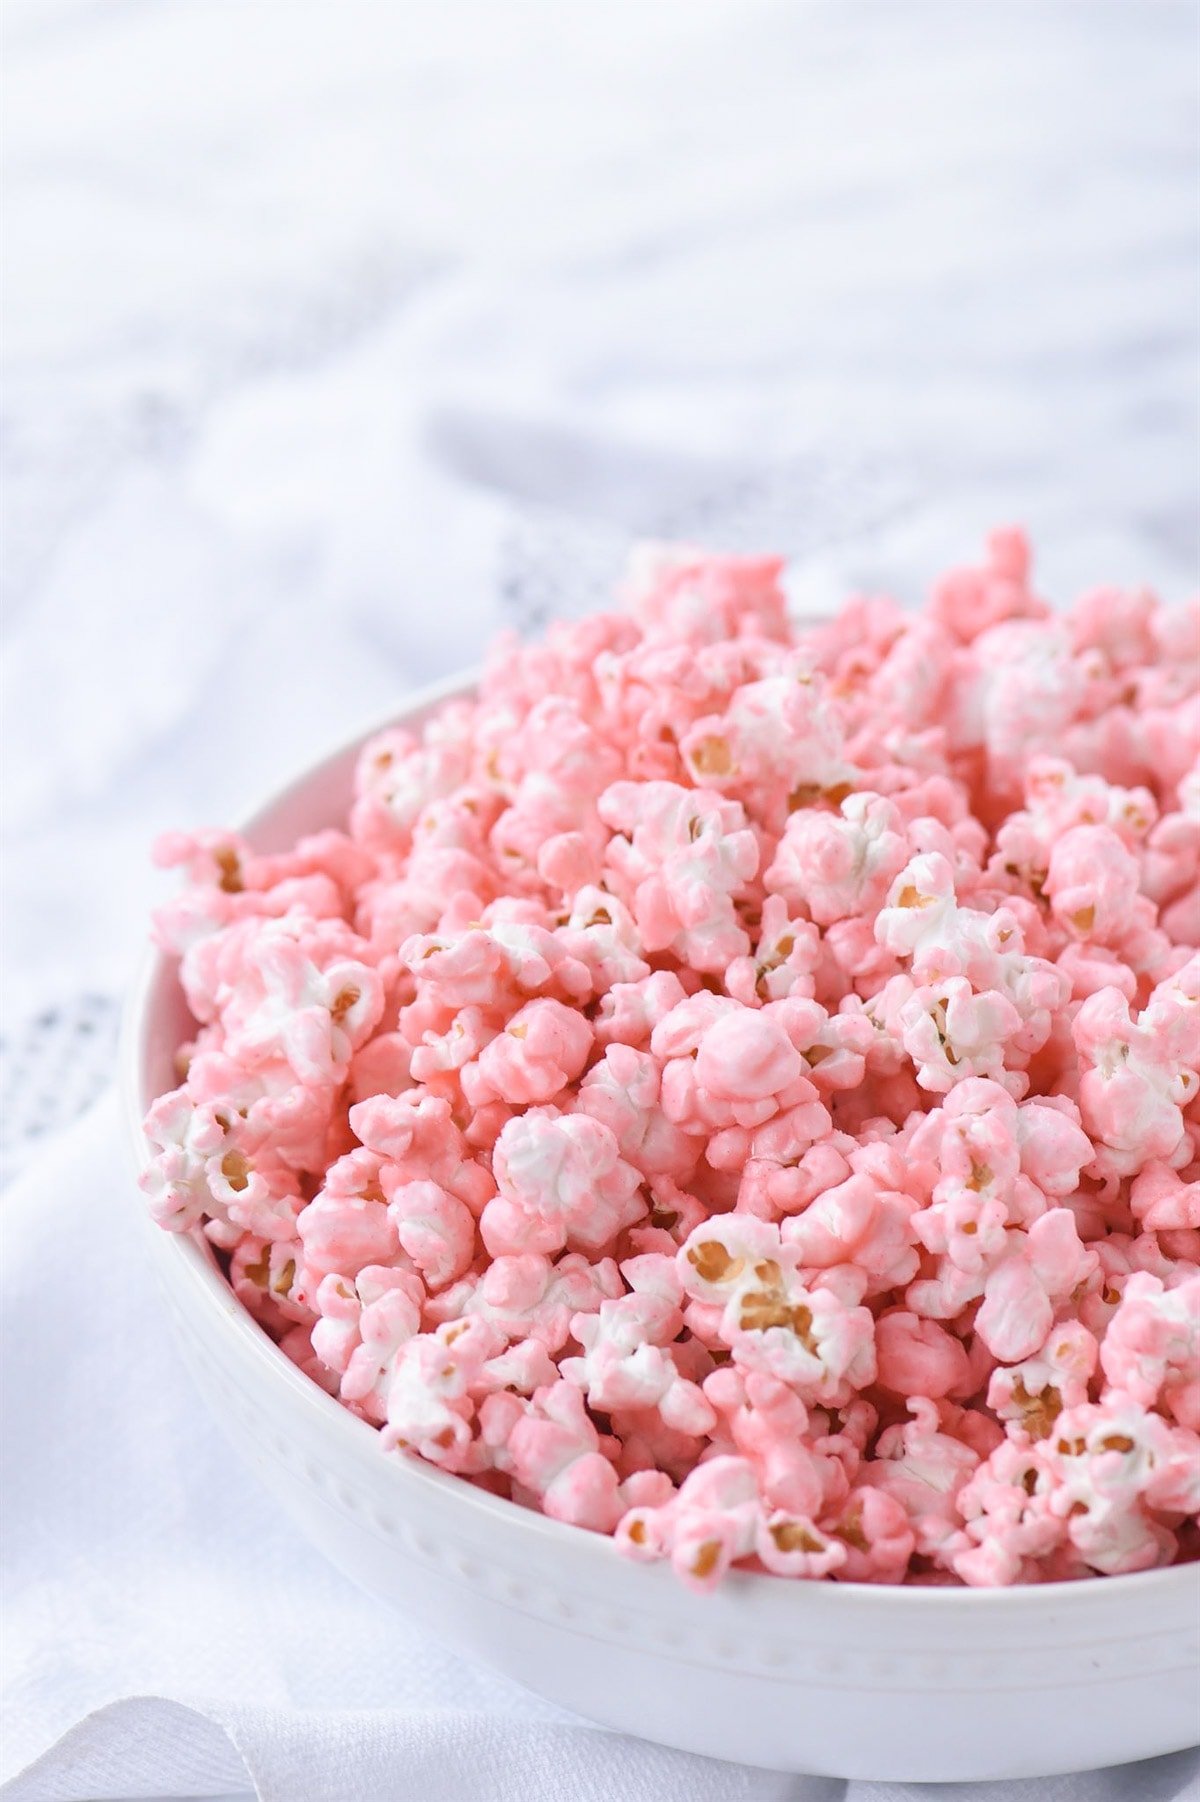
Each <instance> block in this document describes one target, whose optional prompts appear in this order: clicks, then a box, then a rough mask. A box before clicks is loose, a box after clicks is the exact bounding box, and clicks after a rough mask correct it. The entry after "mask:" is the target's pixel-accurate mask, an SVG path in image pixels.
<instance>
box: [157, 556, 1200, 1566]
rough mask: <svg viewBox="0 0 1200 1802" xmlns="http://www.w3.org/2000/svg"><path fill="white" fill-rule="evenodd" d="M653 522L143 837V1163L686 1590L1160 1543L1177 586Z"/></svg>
mask: <svg viewBox="0 0 1200 1802" xmlns="http://www.w3.org/2000/svg"><path fill="white" fill-rule="evenodd" d="M779 577H780V566H779V564H778V563H777V562H776V561H774V560H772V559H744V558H735V557H706V556H704V555H702V554H701V553H699V552H691V551H686V552H670V551H658V552H656V553H654V554H652V555H651V556H649V557H648V558H646V559H644V560H643V562H642V564H641V567H640V571H639V572H638V573H637V574H636V575H635V578H634V581H633V585H632V590H631V600H632V605H633V613H632V615H630V614H622V613H615V612H614V613H608V614H602V615H598V616H595V617H593V618H590V619H585V620H579V621H571V622H560V623H557V624H555V625H552V626H551V627H550V629H549V631H548V632H547V634H546V637H545V639H544V641H543V642H542V643H540V644H530V645H521V644H518V643H517V641H516V640H515V639H508V640H506V641H505V642H504V643H503V644H502V645H501V646H500V647H499V648H497V649H496V650H495V651H493V652H492V654H491V655H490V656H489V658H488V662H487V666H486V671H485V675H484V677H483V679H482V682H481V684H480V690H479V694H478V697H477V698H475V699H472V700H467V701H457V702H454V703H452V704H450V705H449V706H446V707H443V708H442V709H441V710H440V711H438V712H436V713H435V714H434V715H433V716H432V717H431V718H430V719H429V720H428V721H427V722H426V723H425V724H424V725H423V726H422V728H421V729H420V730H419V731H408V730H405V729H401V728H395V729H390V730H388V731H385V732H383V733H380V734H377V735H375V737H373V738H372V739H371V740H370V741H369V742H368V743H367V744H366V745H365V746H364V748H363V751H362V753H361V756H360V759H359V764H358V769H357V773H356V777H355V784H354V800H353V803H352V806H351V807H350V809H349V817H348V819H347V820H346V821H344V822H343V823H342V825H340V826H334V827H332V828H331V829H329V830H327V831H324V832H319V833H317V834H314V835H312V836H311V837H308V838H305V839H302V840H301V841H300V842H299V843H298V844H296V845H295V846H294V847H292V848H291V849H285V850H282V851H279V852H272V853H270V854H265V853H262V852H259V851H257V850H256V849H255V848H254V847H253V846H252V845H251V844H250V843H249V842H248V841H247V840H246V839H245V838H243V837H241V836H240V835H238V834H236V833H228V832H222V831H202V832H197V833H192V834H175V835H172V836H171V837H169V838H168V839H166V840H164V841H163V842H162V843H161V844H160V846H159V848H158V853H157V854H158V857H159V860H160V862H162V863H163V864H165V865H166V866H168V867H174V868H177V869H178V870H180V871H181V873H182V876H183V887H182V889H181V891H180V893H179V894H178V895H177V896H176V897H174V898H172V899H171V900H170V901H169V902H168V903H167V904H166V906H165V907H164V908H163V909H161V910H160V913H159V915H158V918H157V920H156V924H155V935H156V938H157V941H158V943H159V945H160V946H161V947H162V948H163V950H164V952H166V953H167V954H168V955H169V956H171V957H174V958H177V959H178V967H179V982H180V988H181V993H182V998H183V1000H184V1001H185V1002H186V1004H187V1006H188V1008H190V1010H191V1015H192V1024H191V1025H190V1026H189V1028H188V1034H189V1035H190V1037H189V1040H188V1042H187V1043H186V1044H184V1045H183V1046H182V1047H181V1049H180V1052H179V1055H178V1060H177V1066H178V1078H177V1080H178V1082H179V1086H178V1087H177V1088H176V1089H175V1090H173V1091H172V1092H170V1093H168V1094H165V1095H163V1096H161V1097H160V1098H159V1099H158V1100H157V1101H156V1102H155V1103H154V1105H153V1107H152V1108H151V1110H150V1112H149V1114H148V1117H147V1121H146V1132H147V1138H148V1141H149V1146H150V1152H151V1156H150V1158H149V1162H148V1166H147V1169H146V1172H145V1175H144V1176H143V1178H142V1186H143V1189H144V1191H145V1193H146V1195H147V1198H148V1206H149V1209H150V1212H151V1214H152V1215H153V1217H154V1218H155V1219H156V1220H157V1221H158V1222H159V1223H160V1224H161V1225H163V1226H164V1227H166V1228H168V1229H171V1230H174V1231H178V1232H186V1233H193V1234H203V1236H204V1238H205V1239H206V1240H207V1241H208V1242H209V1243H210V1244H211V1246H212V1247H214V1248H215V1253H216V1255H217V1257H218V1259H219V1261H220V1263H221V1267H222V1268H224V1269H226V1270H227V1272H228V1279H229V1282H230V1285H231V1287H232V1289H233V1291H234V1294H235V1295H236V1296H237V1298H238V1300H239V1301H240V1302H241V1304H242V1305H243V1306H244V1307H245V1308H246V1310H247V1311H248V1313H249V1314H250V1315H251V1316H252V1317H253V1319H254V1321H256V1322H257V1323H258V1326H259V1327H260V1328H261V1330H262V1331H263V1332H264V1333H266V1334H267V1335H268V1336H269V1337H270V1338H271V1339H273V1340H274V1341H275V1343H276V1344H277V1345H278V1347H279V1348H280V1350H281V1351H282V1352H283V1354H284V1355H285V1356H286V1357H288V1358H289V1359H291V1360H292V1362H293V1363H294V1364H295V1365H296V1367H297V1368H298V1369H299V1370H300V1371H302V1372H303V1373H304V1374H305V1375H306V1376H308V1377H309V1378H310V1379H311V1380H312V1381H314V1382H315V1383H317V1384H318V1385H320V1386H321V1387H322V1388H324V1389H325V1390H326V1391H327V1392H329V1393H330V1394H331V1395H333V1396H335V1397H336V1399H337V1400H338V1402H340V1404H341V1405H343V1406H344V1407H346V1408H347V1409H349V1410H350V1411H352V1412H353V1413H354V1414H356V1415H357V1416H358V1417H359V1418H360V1419H362V1420H364V1421H366V1422H368V1423H370V1424H371V1425H372V1426H374V1427H375V1428H377V1429H378V1430H379V1432H380V1441H381V1446H382V1447H383V1448H384V1449H385V1450H389V1451H390V1450H393V1449H395V1450H403V1451H408V1452H410V1453H412V1454H413V1455H414V1456H418V1457H421V1458H423V1459H425V1460H427V1461H429V1462H431V1463H434V1464H437V1465H439V1466H441V1468H443V1469H444V1470H447V1471H450V1472H453V1473H456V1474H458V1475H460V1476H462V1477H464V1478H466V1479H467V1480H469V1481H471V1482H473V1483H476V1484H478V1485H480V1486H481V1487H483V1488H485V1489H487V1490H488V1491H489V1492H491V1493H492V1494H494V1495H495V1496H498V1497H502V1498H504V1499H505V1500H507V1501H508V1502H510V1503H511V1504H512V1505H514V1506H522V1507H528V1508H535V1509H538V1510H540V1511H542V1512H544V1513H546V1514H547V1515H549V1516H551V1517H552V1518H555V1519H557V1520H560V1521H563V1522H567V1523H570V1524H574V1525H577V1526H582V1527H585V1528H587V1529H589V1530H592V1531H598V1532H603V1533H609V1534H612V1535H613V1536H614V1537H615V1539H616V1541H617V1544H618V1546H619V1547H620V1548H621V1550H622V1551H624V1552H625V1553H627V1554H628V1555H629V1556H631V1557H634V1558H641V1559H656V1558H663V1559H668V1560H670V1562H671V1563H672V1564H673V1565H674V1567H675V1569H676V1570H677V1571H678V1573H679V1575H680V1576H681V1578H682V1579H683V1580H684V1581H685V1582H688V1583H690V1584H692V1585H693V1586H695V1587H697V1588H700V1589H706V1588H710V1587H711V1586H712V1585H713V1584H714V1583H716V1582H717V1581H718V1579H719V1578H720V1576H721V1574H722V1573H723V1572H724V1571H725V1570H726V1569H728V1568H729V1567H730V1566H732V1565H736V1566H740V1567H741V1568H743V1569H746V1570H749V1571H756V1572H763V1571H769V1572H772V1573H774V1574H777V1575H779V1576H784V1577H795V1578H803V1579H805V1580H823V1579H826V1578H833V1579H834V1580H839V1581H850V1582H872V1583H879V1582H884V1583H899V1582H910V1583H917V1584H930V1583H932V1584H938V1585H942V1584H960V1583H965V1584H970V1585H984V1586H991V1585H997V1584H1011V1583H1025V1582H1058V1581H1070V1580H1077V1579H1080V1578H1084V1577H1089V1576H1093V1575H1097V1574H1108V1573H1115V1572H1121V1571H1127V1570H1138V1569H1144V1568H1149V1567H1151V1566H1153V1565H1158V1564H1163V1563H1169V1562H1174V1561H1182V1560H1186V1559H1193V1558H1196V1557H1200V1476H1198V1473H1200V950H1198V948H1197V947H1198V942H1200V882H1198V877H1200V665H1198V662H1197V659H1196V656H1195V646H1196V632H1197V624H1198V621H1200V615H1197V613H1196V611H1195V609H1194V608H1193V609H1192V610H1190V611H1179V612H1178V613H1174V614H1172V613H1170V612H1168V611H1167V610H1166V609H1164V608H1163V607H1161V606H1160V605H1159V603H1158V601H1157V600H1156V599H1155V598H1154V597H1153V596H1152V595H1150V594H1148V593H1145V592H1142V591H1133V592H1129V593H1125V592H1119V591H1116V590H1101V591H1097V592H1095V593H1093V594H1091V595H1088V596H1086V597H1085V598H1084V599H1083V600H1082V601H1081V602H1080V603H1079V604H1078V605H1077V606H1076V607H1075V608H1074V609H1073V610H1069V611H1067V610H1061V609H1060V610H1056V611H1052V610H1051V609H1050V607H1049V606H1048V604H1047V603H1046V602H1045V601H1043V600H1042V599H1040V598H1039V596H1038V595H1037V593H1036V592H1035V589H1034V587H1033V585H1032V579H1031V571H1030V554H1029V547H1028V545H1027V543H1026V541H1025V539H1024V537H1023V535H1022V534H1021V533H1020V532H1018V531H1016V530H1014V529H1006V530H1003V531H1000V532H997V533H994V534H993V535H992V536H991V537H990V538H989V540H988V543H987V546H986V551H985V554H984V556H983V558H982V560H981V561H980V562H979V563H977V564H976V565H973V566H969V567H965V568H962V569H958V570H955V571H953V572H951V574H950V575H949V576H947V577H946V578H945V579H944V580H943V581H941V582H940V583H939V584H937V586H936V587H935V590H934V594H933V599H932V602H931V603H930V605H929V606H928V607H927V608H926V609H925V610H924V611H922V612H913V611H910V610H908V609H907V608H905V607H903V606H901V605H899V604H897V603H896V602H895V601H893V600H890V599H888V598H886V597H879V596H876V597H867V598H860V599H857V600H854V601H852V602H850V603H849V604H848V605H847V607H846V608H845V609H844V610H843V611H842V612H841V614H840V615H839V616H838V617H837V618H836V619H834V620H831V621H828V622H825V623H823V624H821V625H819V626H816V627H811V628H808V629H796V628H793V627H792V626H790V625H789V623H788V621H787V618H786V611H785V603H784V593H783V588H782V586H781V583H780V580H779Z"/></svg>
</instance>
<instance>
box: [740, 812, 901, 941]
mask: <svg viewBox="0 0 1200 1802" xmlns="http://www.w3.org/2000/svg"><path fill="white" fill-rule="evenodd" d="M902 828H903V821H902V819H901V817H900V814H899V813H898V811H897V810H896V808H895V807H894V806H893V805H892V803H891V802H890V801H888V800H885V799H884V797H883V796H882V795H871V794H864V793H859V794H853V795H848V796H847V797H846V799H845V800H844V801H843V802H842V804H841V808H840V810H839V812H838V813H828V812H825V811H823V810H821V809H818V808H815V807H802V808H800V810H799V811H798V812H796V813H793V814H792V815H791V817H790V818H789V820H788V823H787V829H786V831H785V832H784V835H783V837H782V838H781V839H780V841H779V848H778V850H777V851H776V853H775V859H774V862H773V863H772V864H771V866H770V868H769V869H768V870H767V871H766V874H765V876H764V881H765V883H766V886H767V888H768V889H769V890H770V892H771V893H772V894H775V895H779V896H781V897H782V898H783V899H784V900H785V901H787V902H789V903H790V904H792V905H803V906H804V907H806V908H807V909H808V912H809V914H810V916H811V918H812V919H813V920H815V921H816V923H817V924H818V925H819V926H832V925H833V923H834V921H835V920H845V919H849V918H852V917H854V916H857V915H862V914H865V913H874V912H877V911H878V909H879V907H880V906H881V905H882V902H883V899H884V896H885V895H886V894H887V892H888V890H889V888H890V887H891V885H892V883H893V881H894V880H895V878H896V877H897V876H898V875H899V873H900V871H901V870H902V869H903V867H904V865H905V864H906V863H907V861H908V856H909V851H908V840H907V839H906V837H905V835H904V832H903V830H902Z"/></svg>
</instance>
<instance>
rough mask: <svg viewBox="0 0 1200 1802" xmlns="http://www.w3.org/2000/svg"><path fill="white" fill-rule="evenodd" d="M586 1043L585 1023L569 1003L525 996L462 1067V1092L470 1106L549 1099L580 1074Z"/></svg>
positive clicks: (589, 1045) (588, 1045)
mask: <svg viewBox="0 0 1200 1802" xmlns="http://www.w3.org/2000/svg"><path fill="white" fill-rule="evenodd" d="M591 1048H592V1030H591V1027H590V1026H589V1025H588V1022H587V1020H586V1019H585V1018H584V1017H583V1015H582V1014H580V1013H577V1012H576V1011H575V1009H574V1008H570V1007H565V1006H564V1005H563V1003H562V1002H561V1001H554V1000H551V999H549V998H544V999H541V1000H538V1001H529V1002H526V1004H525V1006H524V1007H522V1008H519V1009H518V1011H517V1012H516V1013H515V1014H514V1015H513V1016H512V1018H511V1019H510V1020H509V1022H508V1025H507V1026H506V1027H505V1028H504V1030H503V1031H502V1032H499V1033H497V1034H496V1035H495V1037H494V1038H490V1039H489V1040H488V1042H487V1044H486V1045H485V1046H484V1047H483V1049H482V1050H481V1051H480V1053H479V1057H478V1059H477V1060H476V1062H475V1063H474V1064H473V1065H471V1066H469V1067H468V1068H466V1069H465V1070H464V1071H463V1077H462V1085H463V1094H464V1095H465V1096H466V1099H467V1100H468V1102H470V1103H471V1104H472V1106H475V1107H480V1106H482V1105H483V1104H484V1103H485V1102H488V1101H508V1102H512V1103H514V1104H515V1105H516V1106H518V1107H521V1106H527V1105H528V1104H529V1103H530V1102H539V1101H551V1100H553V1098H554V1096H556V1095H557V1094H558V1093H559V1091H560V1090H562V1089H564V1088H566V1086H567V1084H568V1083H570V1082H574V1081H575V1079H576V1078H577V1077H578V1076H580V1075H582V1073H583V1069H584V1066H585V1065H586V1063H587V1061H588V1053H589V1052H590V1051H591Z"/></svg>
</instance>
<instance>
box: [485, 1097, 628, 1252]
mask: <svg viewBox="0 0 1200 1802" xmlns="http://www.w3.org/2000/svg"><path fill="white" fill-rule="evenodd" d="M494 1170H495V1176H496V1185H497V1189H498V1194H497V1195H496V1196H495V1197H494V1198H493V1199H492V1200H491V1201H489V1202H488V1204H487V1206H486V1207H485V1208H484V1210H483V1214H482V1215H481V1217H480V1231H481V1232H482V1234H483V1241H484V1244H485V1245H486V1246H487V1248H488V1251H489V1252H490V1253H491V1255H492V1256H493V1257H498V1256H500V1255H501V1254H502V1253H504V1252H521V1251H541V1252H555V1251H559V1250H561V1249H562V1247H563V1246H564V1245H566V1244H567V1243H568V1241H571V1242H572V1243H574V1244H575V1245H578V1246H582V1247H583V1248H584V1249H585V1250H589V1251H599V1250H600V1249H601V1248H602V1247H603V1246H605V1245H607V1244H608V1243H609V1241H610V1240H611V1239H612V1238H613V1237H614V1235H615V1234H616V1233H618V1232H619V1231H620V1230H621V1228H622V1227H624V1226H630V1225H632V1223H633V1222H634V1221H635V1220H637V1219H638V1218H639V1217H640V1216H641V1215H642V1214H644V1213H645V1211H646V1203H645V1200H644V1198H643V1196H642V1195H641V1194H640V1181H641V1179H640V1176H639V1173H638V1171H636V1170H635V1169H633V1168H632V1166H631V1165H629V1164H627V1163H626V1162H625V1161H624V1159H623V1158H622V1157H621V1155H620V1152H619V1150H618V1146H617V1140H616V1138H615V1137H614V1135H613V1134H612V1133H611V1132H610V1131H609V1129H608V1127H607V1126H604V1125H603V1124H602V1123H601V1122H600V1121H599V1120H593V1119H592V1118H591V1116H590V1115H587V1114H559V1113H556V1112H555V1110H554V1109H553V1108H534V1109H531V1110H530V1111H529V1112H528V1113H525V1114H519V1115H517V1117H516V1118H515V1119H513V1120H510V1121H509V1123H508V1125H507V1126H506V1127H505V1128H504V1130H503V1131H502V1132H501V1134H500V1137H499V1139H498V1140H497V1141H496V1150H495V1157H494Z"/></svg>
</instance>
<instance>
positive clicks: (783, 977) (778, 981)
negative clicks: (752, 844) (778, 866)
mask: <svg viewBox="0 0 1200 1802" xmlns="http://www.w3.org/2000/svg"><path fill="white" fill-rule="evenodd" d="M820 948H821V935H820V933H819V932H818V931H817V929H816V927H815V926H813V925H811V924H810V923H809V922H808V921H806V920H793V919H791V918H790V917H789V914H788V907H787V903H786V902H785V901H784V900H783V899H782V897H781V896H779V895H770V896H768V897H767V899H766V901H765V902H764V903H763V910H762V919H761V921H760V923H759V930H758V942H757V944H756V945H755V947H754V950H753V952H752V953H750V954H749V955H747V956H745V957H735V958H734V959H733V961H732V963H731V964H730V965H729V968H728V969H727V970H726V972H725V987H726V988H727V989H728V991H729V993H730V994H731V995H732V996H733V997H734V999H735V1000H737V1001H741V1002H744V1003H745V1005H746V1006H747V1007H755V1006H757V1005H758V1004H759V1003H763V1002H769V1001H783V1000H785V999H786V998H787V997H788V996H789V995H795V996H797V997H804V996H809V995H811V994H812V993H813V988H814V982H815V970H816V965H817V962H818V960H819V957H820Z"/></svg>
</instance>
